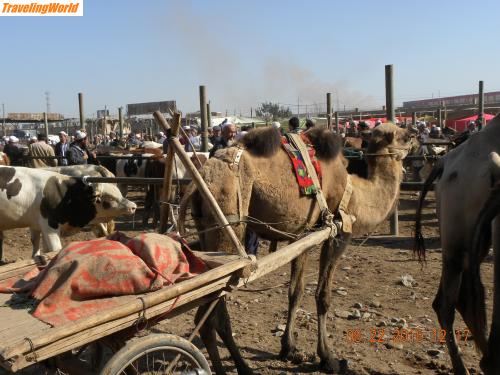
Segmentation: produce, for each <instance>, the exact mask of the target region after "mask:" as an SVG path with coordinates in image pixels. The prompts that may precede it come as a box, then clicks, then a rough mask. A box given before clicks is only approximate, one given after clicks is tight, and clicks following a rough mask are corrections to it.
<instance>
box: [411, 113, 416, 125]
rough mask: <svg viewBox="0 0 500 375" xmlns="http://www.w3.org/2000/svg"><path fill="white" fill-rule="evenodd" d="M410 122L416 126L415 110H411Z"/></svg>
mask: <svg viewBox="0 0 500 375" xmlns="http://www.w3.org/2000/svg"><path fill="white" fill-rule="evenodd" d="M411 124H412V125H413V126H414V127H415V126H417V112H412V114H411Z"/></svg>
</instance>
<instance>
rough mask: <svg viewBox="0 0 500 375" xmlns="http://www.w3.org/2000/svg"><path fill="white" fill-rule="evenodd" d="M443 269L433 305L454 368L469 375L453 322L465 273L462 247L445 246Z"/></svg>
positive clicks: (456, 371)
mask: <svg viewBox="0 0 500 375" xmlns="http://www.w3.org/2000/svg"><path fill="white" fill-rule="evenodd" d="M442 251H443V270H442V274H441V281H440V283H439V289H438V292H437V294H436V298H435V299H434V302H433V303H432V307H433V309H434V311H435V312H436V314H437V317H438V320H439V324H440V325H441V328H442V329H444V332H445V333H446V346H447V347H448V353H449V354H450V358H451V363H452V365H453V370H454V371H455V374H457V375H468V374H469V372H468V371H467V369H466V368H465V365H464V362H463V360H462V357H461V356H460V351H459V348H458V345H457V340H456V337H455V332H454V330H453V322H454V320H455V308H456V305H457V302H458V297H459V293H460V285H461V281H462V273H463V264H462V262H463V259H462V258H463V256H462V254H463V253H464V252H463V251H462V250H461V249H454V251H453V250H449V249H446V248H445V247H444V246H443V249H442Z"/></svg>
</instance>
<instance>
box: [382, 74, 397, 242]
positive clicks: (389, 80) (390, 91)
mask: <svg viewBox="0 0 500 375" xmlns="http://www.w3.org/2000/svg"><path fill="white" fill-rule="evenodd" d="M385 108H386V111H385V113H386V115H385V116H386V117H387V121H390V122H394V120H395V117H396V116H395V114H394V84H393V69H392V64H391V65H386V66H385ZM398 204H399V201H397V202H396V204H395V207H394V212H393V213H392V215H391V217H390V226H391V234H392V235H393V236H398V235H399V222H398V220H399V215H398V206H397V205H398Z"/></svg>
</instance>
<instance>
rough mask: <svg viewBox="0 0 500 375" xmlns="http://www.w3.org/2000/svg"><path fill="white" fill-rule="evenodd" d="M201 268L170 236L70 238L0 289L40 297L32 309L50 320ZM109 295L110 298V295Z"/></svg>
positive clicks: (60, 320)
mask: <svg viewBox="0 0 500 375" xmlns="http://www.w3.org/2000/svg"><path fill="white" fill-rule="evenodd" d="M205 270H206V266H205V264H204V262H203V261H201V260H200V259H198V258H197V257H196V256H195V255H194V254H193V253H192V252H191V251H189V249H187V248H186V247H185V246H181V244H180V243H179V242H178V241H176V240H174V239H173V238H171V237H169V236H164V235H160V234H157V233H144V234H141V235H139V236H137V237H134V238H128V237H126V236H124V235H123V234H120V233H115V234H114V235H112V236H110V237H109V238H99V239H95V240H91V241H81V242H72V243H70V244H69V245H68V246H66V247H65V248H63V249H62V250H61V251H60V252H59V254H58V255H57V256H56V257H55V258H54V259H52V260H51V261H50V262H49V264H48V265H47V267H45V268H44V269H42V270H41V271H40V270H39V269H38V268H37V267H35V268H33V269H32V270H31V271H30V272H28V273H27V274H26V275H24V277H22V278H19V277H15V278H11V279H8V280H5V281H3V282H2V283H0V292H4V293H5V292H7V293H12V292H26V293H28V294H29V296H31V297H33V298H35V299H36V300H37V301H38V302H39V303H38V305H37V307H36V309H35V311H34V312H33V315H34V316H35V317H37V318H38V319H40V320H42V321H44V322H46V323H49V324H52V325H54V326H58V325H62V324H64V323H67V322H69V321H73V320H77V319H79V318H82V317H85V316H89V315H91V314H95V313H99V311H102V310H104V309H106V308H110V307H114V306H117V305H119V304H123V303H124V301H123V300H120V299H119V298H116V296H124V295H132V294H140V293H146V292H150V291H154V290H158V289H160V288H162V287H163V286H164V285H169V284H172V283H175V282H176V281H178V280H180V279H185V278H189V277H192V276H194V275H196V274H199V273H202V272H204V271H205ZM113 297H114V298H113Z"/></svg>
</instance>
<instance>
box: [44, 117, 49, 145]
mask: <svg viewBox="0 0 500 375" xmlns="http://www.w3.org/2000/svg"><path fill="white" fill-rule="evenodd" d="M43 122H44V124H45V135H46V136H47V141H48V139H49V121H48V119H47V112H43Z"/></svg>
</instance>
